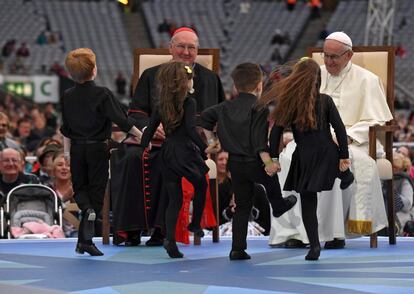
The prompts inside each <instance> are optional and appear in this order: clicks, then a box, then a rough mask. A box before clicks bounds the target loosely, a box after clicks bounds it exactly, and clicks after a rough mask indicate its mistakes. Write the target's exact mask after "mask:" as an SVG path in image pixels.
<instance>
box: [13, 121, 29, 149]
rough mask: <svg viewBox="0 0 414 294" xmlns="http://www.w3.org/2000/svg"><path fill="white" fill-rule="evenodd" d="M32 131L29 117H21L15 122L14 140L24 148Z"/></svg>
mask: <svg viewBox="0 0 414 294" xmlns="http://www.w3.org/2000/svg"><path fill="white" fill-rule="evenodd" d="M31 129H32V121H31V120H30V118H29V117H27V116H26V117H23V118H21V119H19V120H18V121H17V128H16V129H15V130H14V134H13V135H14V137H15V138H16V140H17V141H18V142H19V143H20V145H22V146H23V147H25V148H26V144H27V139H28V137H29V136H30V132H31Z"/></svg>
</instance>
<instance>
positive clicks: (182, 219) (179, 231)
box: [175, 174, 217, 244]
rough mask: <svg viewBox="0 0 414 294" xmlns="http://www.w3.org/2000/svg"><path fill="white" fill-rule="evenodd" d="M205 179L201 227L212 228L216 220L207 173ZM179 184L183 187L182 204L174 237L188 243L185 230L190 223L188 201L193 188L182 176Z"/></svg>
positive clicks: (215, 224) (192, 194) (188, 237)
mask: <svg viewBox="0 0 414 294" xmlns="http://www.w3.org/2000/svg"><path fill="white" fill-rule="evenodd" d="M206 179H207V191H206V205H205V207H204V212H203V216H202V218H201V227H202V228H212V227H215V226H217V221H216V218H215V216H214V210H213V203H212V201H211V193H210V180H209V177H208V174H206ZM181 185H182V189H183V205H182V207H181V210H180V213H179V215H178V220H177V226H176V231H175V239H176V241H177V242H181V243H184V244H190V234H189V232H188V230H187V226H188V224H189V223H190V202H191V200H192V199H193V196H194V188H193V185H192V184H191V183H190V182H189V181H187V180H186V179H185V178H182V181H181Z"/></svg>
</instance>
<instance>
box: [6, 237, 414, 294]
mask: <svg viewBox="0 0 414 294" xmlns="http://www.w3.org/2000/svg"><path fill="white" fill-rule="evenodd" d="M144 241H145V240H144ZM75 242H76V240H74V239H64V240H52V241H50V240H36V241H34V240H0V293H2V294H3V293H4V294H6V293H7V294H8V293H13V294H16V293H30V294H37V293H62V292H63V293H68V292H69V293H82V294H83V293H88V294H89V293H99V294H113V293H145V294H150V293H165V294H175V293H177V294H178V293H179V294H186V293H189V294H190V293H191V294H193V293H204V294H216V293H217V294H218V293H220V294H227V293H238V294H265V293H318V294H320V293H335V294H340V293H347V294H348V293H401V294H402V293H410V294H412V293H414V239H413V238H399V239H398V240H397V245H389V244H388V239H385V238H380V239H379V242H378V248H377V249H370V248H369V239H368V238H360V239H354V240H347V245H346V248H345V249H342V250H323V251H322V253H321V257H320V259H319V260H318V261H305V259H304V256H305V254H306V252H307V249H283V248H271V247H269V246H268V245H267V238H251V239H249V241H248V250H247V252H248V253H249V254H250V255H251V256H252V259H251V260H248V261H230V260H229V259H228V253H229V250H230V245H231V240H230V239H227V238H222V239H221V241H220V243H212V242H211V239H208V238H204V239H203V241H202V245H201V246H193V245H189V246H185V245H182V246H180V250H181V251H182V252H183V253H184V255H185V257H184V258H183V259H170V258H169V257H168V256H167V254H166V253H165V251H164V249H163V248H161V247H157V248H154V247H145V246H139V247H132V248H131V247H116V246H112V245H106V246H103V245H101V241H100V240H95V242H96V243H97V244H98V246H99V248H100V249H102V251H103V252H104V253H105V255H104V256H102V257H90V256H89V255H86V254H85V255H77V254H76V253H75V252H74V248H75Z"/></svg>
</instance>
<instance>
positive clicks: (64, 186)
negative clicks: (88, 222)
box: [51, 150, 78, 237]
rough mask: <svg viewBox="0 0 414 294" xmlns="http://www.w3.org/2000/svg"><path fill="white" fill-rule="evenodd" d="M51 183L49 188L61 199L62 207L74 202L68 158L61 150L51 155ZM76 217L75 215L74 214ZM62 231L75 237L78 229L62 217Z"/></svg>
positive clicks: (68, 235)
mask: <svg viewBox="0 0 414 294" xmlns="http://www.w3.org/2000/svg"><path fill="white" fill-rule="evenodd" d="M52 166H53V167H52V184H51V188H52V189H53V190H54V191H55V192H56V194H57V195H58V197H59V199H60V200H61V201H62V207H63V209H64V210H65V208H66V207H67V205H68V204H69V203H71V202H72V203H74V202H75V200H74V198H73V188H72V181H71V173H70V163H69V160H68V159H67V158H66V157H65V155H64V154H63V150H60V151H57V152H56V153H55V154H54V155H53V164H52ZM75 217H76V218H77V215H75ZM63 231H64V233H65V236H66V237H76V236H77V234H78V230H77V229H76V227H75V226H74V224H71V223H70V222H69V221H68V220H67V219H65V218H64V219H63Z"/></svg>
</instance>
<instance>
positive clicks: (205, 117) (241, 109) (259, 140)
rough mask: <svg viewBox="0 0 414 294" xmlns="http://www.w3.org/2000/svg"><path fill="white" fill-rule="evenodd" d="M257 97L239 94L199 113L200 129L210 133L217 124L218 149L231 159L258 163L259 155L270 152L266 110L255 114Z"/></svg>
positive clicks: (267, 112)
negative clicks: (232, 157) (234, 157)
mask: <svg viewBox="0 0 414 294" xmlns="http://www.w3.org/2000/svg"><path fill="white" fill-rule="evenodd" d="M256 101H257V97H256V96H255V95H253V94H249V93H240V94H239V96H237V97H236V98H234V99H233V100H227V101H224V102H222V103H220V104H218V105H215V106H212V107H210V108H208V109H206V110H204V111H203V112H202V113H201V126H202V127H203V128H205V129H207V130H210V131H212V130H213V128H214V126H215V125H216V123H217V135H218V137H219V140H220V143H221V146H222V147H223V149H224V150H226V151H227V152H229V153H230V154H231V155H236V156H243V157H246V158H252V159H257V158H258V155H259V153H260V152H269V146H268V140H267V137H268V129H269V123H268V120H267V117H268V114H269V111H268V109H267V108H265V109H263V110H261V111H257V110H255V108H254V106H255V104H256Z"/></svg>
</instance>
